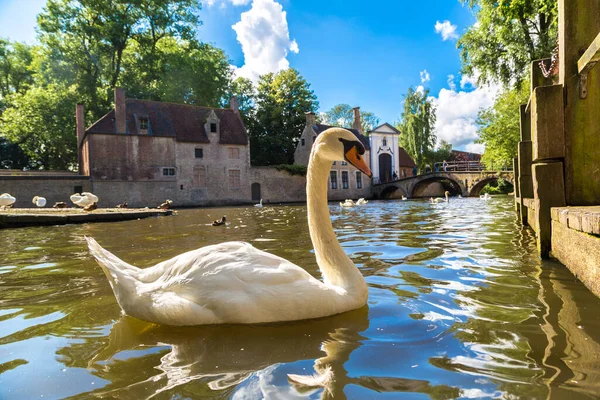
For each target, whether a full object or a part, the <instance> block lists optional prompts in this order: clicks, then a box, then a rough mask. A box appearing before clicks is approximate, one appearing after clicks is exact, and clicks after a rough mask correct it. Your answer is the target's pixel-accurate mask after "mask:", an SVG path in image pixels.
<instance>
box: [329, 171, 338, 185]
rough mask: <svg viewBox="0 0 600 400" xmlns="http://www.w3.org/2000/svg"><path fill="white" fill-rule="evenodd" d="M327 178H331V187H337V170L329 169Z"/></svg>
mask: <svg viewBox="0 0 600 400" xmlns="http://www.w3.org/2000/svg"><path fill="white" fill-rule="evenodd" d="M329 179H330V180H331V188H332V189H337V171H331V172H330V173H329Z"/></svg>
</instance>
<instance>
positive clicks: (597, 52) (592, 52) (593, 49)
mask: <svg viewBox="0 0 600 400" xmlns="http://www.w3.org/2000/svg"><path fill="white" fill-rule="evenodd" d="M598 62H600V33H598V36H596V38H595V39H594V40H593V41H592V43H591V44H590V46H589V47H588V48H587V50H586V51H585V53H583V55H582V56H581V58H580V59H579V60H578V61H577V71H578V72H579V73H580V74H582V75H584V74H587V73H588V72H589V71H590V70H591V69H592V68H594V65H596V63H598Z"/></svg>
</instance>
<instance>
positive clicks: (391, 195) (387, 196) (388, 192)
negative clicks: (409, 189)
mask: <svg viewBox="0 0 600 400" xmlns="http://www.w3.org/2000/svg"><path fill="white" fill-rule="evenodd" d="M402 196H406V197H408V193H406V190H404V188H403V187H402V186H400V185H388V186H386V187H385V189H383V190H382V191H381V194H380V195H379V198H380V199H381V200H391V199H400V198H401V197H402Z"/></svg>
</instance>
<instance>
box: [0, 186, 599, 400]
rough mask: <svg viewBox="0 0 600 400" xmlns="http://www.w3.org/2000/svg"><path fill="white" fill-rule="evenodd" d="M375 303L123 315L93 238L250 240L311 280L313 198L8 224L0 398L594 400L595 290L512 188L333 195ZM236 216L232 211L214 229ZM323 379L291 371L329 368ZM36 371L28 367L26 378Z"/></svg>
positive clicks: (134, 254)
mask: <svg viewBox="0 0 600 400" xmlns="http://www.w3.org/2000/svg"><path fill="white" fill-rule="evenodd" d="M330 210H331V213H332V220H333V223H334V228H335V230H336V234H337V235H338V238H339V239H340V242H341V243H342V246H343V247H344V249H345V251H346V252H347V253H348V254H349V255H350V257H351V258H352V259H353V260H354V262H355V263H356V264H357V265H358V266H359V268H360V269H361V271H362V273H363V274H364V275H365V277H366V279H367V282H368V284H369V306H368V308H367V307H365V308H364V309H361V310H357V311H355V312H352V313H347V314H343V315H339V316H335V317H332V318H325V319H321V320H315V321H304V322H298V323H292V324H284V325H270V326H251V327H244V326H221V327H195V328H166V327H160V326H156V325H152V324H147V323H144V322H141V321H138V320H135V319H133V318H129V317H123V316H121V314H120V310H119V308H118V305H117V304H116V302H115V299H114V296H113V294H112V291H111V290H110V287H109V286H108V284H107V282H106V279H105V278H104V276H103V274H102V272H101V270H100V269H99V268H98V267H96V265H95V263H94V262H93V261H92V260H91V258H90V257H89V255H88V253H87V251H86V248H85V243H84V240H83V236H84V235H90V236H93V237H95V238H96V239H97V240H98V241H99V242H101V243H102V244H103V245H106V248H107V249H108V250H110V251H113V252H115V253H117V254H119V255H122V256H123V259H124V260H125V261H127V262H129V263H132V264H134V265H137V266H139V267H142V268H143V267H147V266H150V265H153V264H155V263H157V262H159V261H161V260H164V259H167V258H170V257H173V256H175V255H177V254H180V253H182V252H184V251H188V250H192V249H195V248H197V247H199V246H203V245H208V244H214V243H219V242H222V241H226V240H232V239H235V240H247V241H250V242H251V243H253V244H254V245H255V246H256V247H258V248H260V249H262V250H266V251H269V252H272V253H274V254H277V255H279V256H282V257H285V258H287V259H289V260H291V261H293V262H294V263H297V264H298V265H301V266H303V267H304V268H306V269H307V271H309V272H310V273H311V274H313V275H314V276H316V277H319V271H318V268H317V265H316V263H315V260H314V254H313V253H312V246H311V243H310V239H309V236H308V230H307V229H306V209H305V207H303V206H288V207H265V208H263V209H256V208H254V207H252V208H228V209H207V210H182V211H181V212H180V214H179V215H178V216H176V217H172V218H155V219H147V220H140V221H130V222H124V223H114V224H93V225H76V226H61V227H46V228H25V229H16V230H4V231H0V243H2V244H3V246H0V398H11V399H12V398H27V399H28V398H34V397H40V396H41V395H43V396H44V398H89V397H101V398H123V399H125V398H127V399H129V398H161V399H162V398H199V397H202V398H273V399H282V398H286V399H287V398H310V399H313V398H326V399H345V398H348V399H362V398H378V397H381V398H405V397H406V398H410V397H411V396H414V397H419V398H421V397H429V398H435V399H452V398H482V397H483V398H511V397H512V398H516V397H519V398H538V399H544V398H552V399H554V398H596V397H597V393H600V314H599V313H597V309H598V305H600V301H599V300H598V299H597V298H595V297H593V296H592V295H591V294H590V292H589V291H587V289H586V288H585V287H584V286H583V285H582V284H581V283H580V282H578V281H577V280H576V279H575V278H574V277H573V276H572V275H571V274H570V273H569V272H568V271H567V270H566V269H565V268H564V267H563V266H561V265H559V264H556V263H553V262H542V261H540V260H539V259H538V258H537V256H536V255H535V238H534V237H533V236H532V234H531V233H530V232H529V231H528V230H523V229H522V228H521V227H520V226H519V225H518V223H517V222H516V218H515V216H514V211H513V205H512V203H511V202H510V200H507V199H499V198H495V199H492V200H490V201H489V202H481V201H478V199H463V200H456V201H451V202H450V204H444V205H438V206H430V205H429V204H427V203H425V202H417V201H406V202H393V201H391V202H370V203H369V205H368V206H366V207H362V208H360V209H352V210H340V209H339V206H337V205H332V206H331V207H330ZM222 215H227V219H228V221H231V222H230V223H229V224H228V225H226V226H223V227H218V228H213V227H211V226H210V225H207V224H209V223H210V221H212V220H213V219H216V218H219V217H221V216H222ZM327 368H331V370H332V371H333V376H334V379H332V380H329V381H327V384H326V385H325V387H324V388H323V387H306V386H302V385H298V384H294V383H293V382H292V381H290V380H289V379H288V374H297V375H312V374H317V375H318V374H323V373H324V372H325V371H326V370H327ZM31 382H36V384H35V385H32V384H31Z"/></svg>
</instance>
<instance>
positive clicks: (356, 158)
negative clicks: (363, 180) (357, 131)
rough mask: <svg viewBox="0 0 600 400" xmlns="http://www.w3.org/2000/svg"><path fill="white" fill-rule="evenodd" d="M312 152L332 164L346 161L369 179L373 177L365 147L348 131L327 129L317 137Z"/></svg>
mask: <svg viewBox="0 0 600 400" xmlns="http://www.w3.org/2000/svg"><path fill="white" fill-rule="evenodd" d="M312 151H314V152H316V154H318V155H319V157H321V158H323V159H326V160H328V161H331V162H333V161H339V160H346V161H347V162H349V163H350V164H352V165H353V166H355V167H356V168H357V169H358V170H359V171H361V172H362V173H364V174H365V175H367V176H368V177H369V178H370V177H371V176H373V174H372V173H371V170H370V169H369V167H368V166H367V163H366V160H365V157H364V154H365V146H364V145H363V144H362V142H361V141H360V140H358V138H357V137H356V136H354V134H353V133H352V132H350V131H348V130H346V129H343V128H329V129H327V130H326V131H324V132H323V133H321V134H320V135H319V136H318V137H317V140H316V141H315V144H314V146H313V150H312Z"/></svg>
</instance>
